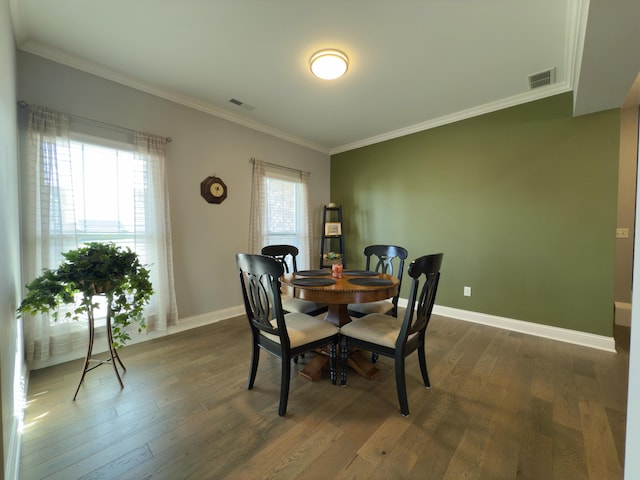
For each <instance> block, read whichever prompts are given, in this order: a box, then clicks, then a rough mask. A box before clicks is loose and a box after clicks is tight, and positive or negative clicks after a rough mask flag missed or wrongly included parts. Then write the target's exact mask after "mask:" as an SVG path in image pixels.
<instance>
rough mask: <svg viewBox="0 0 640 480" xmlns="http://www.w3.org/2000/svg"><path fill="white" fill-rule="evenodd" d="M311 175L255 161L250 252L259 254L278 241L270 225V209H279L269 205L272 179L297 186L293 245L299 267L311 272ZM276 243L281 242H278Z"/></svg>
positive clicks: (271, 223)
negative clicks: (295, 247) (269, 184)
mask: <svg viewBox="0 0 640 480" xmlns="http://www.w3.org/2000/svg"><path fill="white" fill-rule="evenodd" d="M309 175H310V174H309V172H302V171H298V170H293V169H289V168H284V167H279V166H277V165H271V164H268V163H266V162H264V161H261V160H257V159H254V160H253V180H252V187H251V213H250V226H249V251H250V252H251V253H260V251H261V249H262V247H264V246H266V245H269V244H270V243H274V242H272V241H271V239H272V238H274V237H275V238H277V235H274V232H271V231H269V226H270V225H271V226H273V225H274V224H275V223H276V222H274V221H269V220H270V219H269V215H270V209H277V207H276V206H275V204H274V205H270V202H269V189H268V188H267V181H268V179H270V178H271V179H279V180H285V181H287V182H292V183H295V184H297V189H296V191H297V194H296V195H295V198H296V205H295V211H296V216H297V218H296V222H295V223H296V226H297V228H296V232H295V237H296V241H295V242H291V243H294V244H295V245H296V246H297V247H298V250H299V252H300V253H299V255H298V261H297V263H298V267H299V268H300V269H303V268H310V266H311V251H312V242H313V237H312V234H311V233H312V231H313V230H312V223H311V222H312V219H311V214H310V205H309V193H308V191H309ZM292 200H293V198H292ZM275 203H277V202H275ZM271 220H273V219H271ZM276 243H281V242H279V241H277V242H276ZM287 243H289V242H287Z"/></svg>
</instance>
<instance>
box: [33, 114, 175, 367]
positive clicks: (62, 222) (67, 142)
mask: <svg viewBox="0 0 640 480" xmlns="http://www.w3.org/2000/svg"><path fill="white" fill-rule="evenodd" d="M24 139H25V144H24V155H23V158H22V161H21V177H22V187H23V188H22V204H23V207H24V208H23V222H22V223H23V225H22V231H23V251H24V255H23V257H24V259H23V275H24V279H25V282H29V281H31V280H32V279H33V278H35V277H37V276H39V275H40V274H41V273H42V271H43V269H45V268H56V267H58V265H59V264H60V262H61V260H62V255H61V253H62V252H66V251H68V250H70V249H73V248H76V247H77V246H79V244H82V243H83V241H85V240H86V233H87V230H86V219H85V225H84V226H83V225H81V219H80V218H77V216H78V214H77V211H76V209H77V207H78V206H79V205H82V204H83V195H82V194H81V193H80V192H83V190H82V188H87V186H86V185H84V186H83V185H82V181H83V179H84V173H79V172H78V170H77V169H78V166H77V165H78V163H77V162H78V160H77V157H76V159H75V160H74V155H75V154H74V152H75V148H77V147H73V145H77V140H74V138H73V136H71V138H70V132H69V117H68V116H67V115H64V114H60V113H57V112H52V111H48V110H46V109H43V108H40V107H34V106H32V107H30V109H29V114H28V122H27V126H26V135H25V137H24ZM165 143H166V142H165V140H164V139H163V138H162V137H157V136H153V135H148V134H142V133H135V134H134V135H133V141H131V139H130V140H129V146H128V154H127V155H128V158H129V160H128V162H129V163H131V162H132V165H130V164H129V163H127V166H126V167H125V168H126V170H127V171H128V172H130V177H131V178H132V179H133V183H132V185H133V188H132V189H131V187H128V188H129V190H127V191H129V192H132V193H131V195H133V197H134V198H133V202H132V204H133V221H132V224H131V225H130V224H129V223H127V226H126V230H127V231H133V233H130V234H128V237H127V239H125V240H122V242H124V245H126V246H130V247H131V248H132V249H134V250H135V251H136V252H137V253H138V254H139V255H140V257H141V260H142V262H143V263H145V264H147V265H149V270H150V273H151V282H152V285H153V288H154V295H153V296H152V298H151V302H150V304H149V305H148V307H147V309H146V311H145V315H146V317H147V318H146V322H147V327H148V328H147V330H148V331H149V332H151V331H157V330H165V329H166V328H167V326H169V325H172V324H175V323H177V318H178V315H177V308H176V300H175V291H174V285H173V260H172V248H171V228H170V221H169V203H168V194H167V186H166V177H165V154H164V151H165ZM125 148H127V147H125ZM89 150H91V148H89ZM125 156H126V155H125ZM131 159H133V160H131ZM74 162H76V163H74ZM98 162H99V163H100V165H102V167H103V168H107V169H109V168H114V167H105V164H103V162H100V161H99V160H98ZM94 163H95V160H94ZM109 165H111V164H109ZM105 181H107V180H106V179H105ZM117 183H118V185H114V186H113V187H108V186H107V188H110V190H111V191H112V192H118V193H114V195H116V196H117V195H129V194H127V193H122V191H123V190H122V189H125V190H126V188H125V187H124V186H121V185H120V183H119V180H118V181H117ZM109 185H111V184H109ZM85 193H86V192H85ZM129 198H130V197H129ZM116 203H119V202H111V204H116ZM123 203H124V202H123ZM128 204H129V203H128ZM129 208H130V207H129ZM128 213H129V215H127V218H128V217H131V215H130V212H128ZM116 223H117V222H116ZM78 232H83V235H85V238H84V240H83V238H82V237H80V235H79V234H78ZM122 242H118V241H116V243H118V244H120V243H122ZM102 329H104V327H102ZM24 330H25V344H26V345H25V353H26V357H27V361H28V363H29V364H30V367H31V368H39V367H41V366H46V365H49V364H53V363H58V362H61V361H66V360H68V359H70V358H75V357H77V356H80V355H84V353H86V345H87V338H88V337H87V327H86V325H85V324H83V323H82V322H75V321H64V319H62V318H60V319H59V320H58V321H56V322H50V319H49V317H48V316H47V315H41V316H38V317H29V316H25V318H24Z"/></svg>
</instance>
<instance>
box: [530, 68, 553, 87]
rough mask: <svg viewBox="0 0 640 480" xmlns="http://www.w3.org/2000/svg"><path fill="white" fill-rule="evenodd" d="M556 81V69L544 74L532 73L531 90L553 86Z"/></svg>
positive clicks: (546, 71)
mask: <svg viewBox="0 0 640 480" xmlns="http://www.w3.org/2000/svg"><path fill="white" fill-rule="evenodd" d="M555 81H556V69H555V68H550V69H549V70H545V71H544V72H538V73H532V74H531V75H529V90H533V89H534V88H540V87H544V86H546V85H551V84H552V83H554V82H555Z"/></svg>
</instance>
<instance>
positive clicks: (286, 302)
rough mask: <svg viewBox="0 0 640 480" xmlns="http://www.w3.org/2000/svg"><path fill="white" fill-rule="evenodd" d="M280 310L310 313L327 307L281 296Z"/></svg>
mask: <svg viewBox="0 0 640 480" xmlns="http://www.w3.org/2000/svg"><path fill="white" fill-rule="evenodd" d="M281 298H282V308H283V309H284V310H286V311H287V312H298V313H311V312H315V311H316V310H318V309H320V308H324V307H326V306H327V305H326V304H324V303H316V302H311V301H309V300H301V299H299V298H293V297H290V296H288V295H282V297H281Z"/></svg>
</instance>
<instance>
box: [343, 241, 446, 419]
mask: <svg viewBox="0 0 640 480" xmlns="http://www.w3.org/2000/svg"><path fill="white" fill-rule="evenodd" d="M443 256H444V255H443V254H442V253H438V254H434V255H426V256H423V257H420V258H418V259H416V260H414V261H413V262H411V264H410V265H409V268H408V269H407V274H408V275H409V276H410V277H411V289H410V292H409V300H408V304H407V309H406V311H405V314H404V318H403V319H399V318H393V317H390V316H389V315H383V314H380V313H372V314H369V315H365V316H364V317H362V318H356V319H354V320H353V321H352V322H350V323H347V324H346V325H344V326H342V328H341V329H340V337H341V340H340V348H341V360H342V362H341V366H342V372H341V374H340V380H341V383H342V385H346V383H347V359H348V355H349V349H350V348H353V347H356V348H361V349H363V350H368V351H370V352H373V353H376V354H378V355H384V356H386V357H391V358H393V359H394V363H395V376H396V389H397V391H398V400H399V402H400V411H401V412H402V414H403V415H405V416H406V415H409V403H408V400H407V385H406V379H405V357H407V356H408V355H410V354H411V353H413V352H414V351H415V350H417V351H418V363H419V364H420V371H421V373H422V379H423V381H424V385H425V387H427V388H430V387H431V383H430V381H429V374H428V372H427V360H426V353H425V347H424V342H425V336H426V330H427V326H428V324H429V320H430V318H431V311H432V310H433V304H434V302H435V298H436V291H437V290H438V282H439V280H440V266H441V264H442V258H443Z"/></svg>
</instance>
